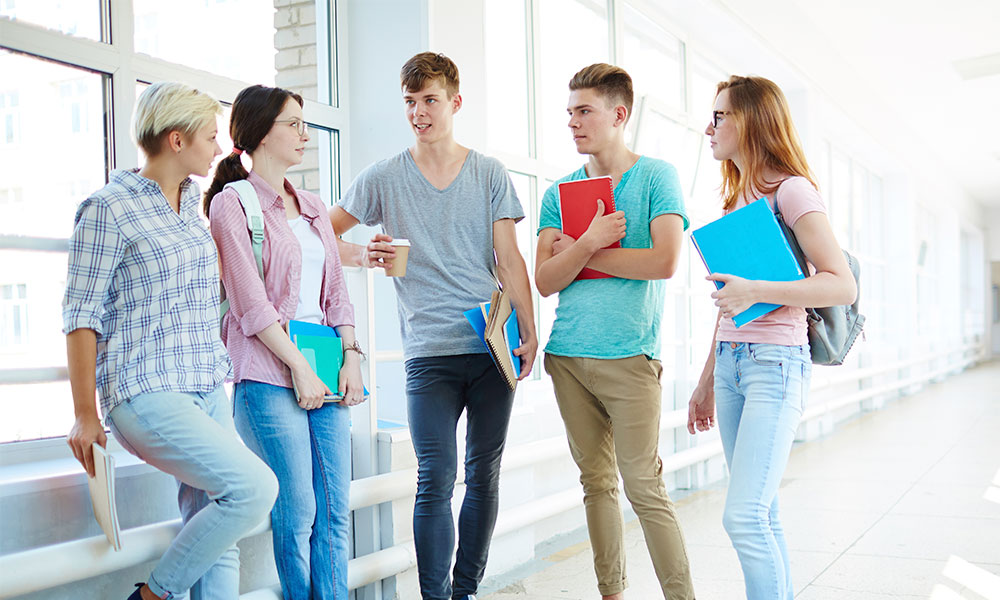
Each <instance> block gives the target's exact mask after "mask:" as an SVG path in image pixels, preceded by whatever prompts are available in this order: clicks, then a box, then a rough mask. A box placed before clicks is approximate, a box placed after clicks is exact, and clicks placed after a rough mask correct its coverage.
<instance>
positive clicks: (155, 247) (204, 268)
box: [63, 171, 231, 420]
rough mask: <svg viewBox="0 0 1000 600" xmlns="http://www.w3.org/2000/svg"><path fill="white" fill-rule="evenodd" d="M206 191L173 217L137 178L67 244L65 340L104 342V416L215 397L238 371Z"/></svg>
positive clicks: (103, 198) (191, 192)
mask: <svg viewBox="0 0 1000 600" xmlns="http://www.w3.org/2000/svg"><path fill="white" fill-rule="evenodd" d="M199 196H200V194H199V190H198V185H197V184H195V183H194V182H192V181H191V180H190V179H185V180H184V182H183V183H182V184H181V204H180V207H181V210H180V214H177V213H174V211H173V210H172V209H171V208H170V205H169V204H168V203H167V199H166V198H165V197H164V196H163V193H162V192H161V191H160V186H159V185H158V184H157V183H156V182H154V181H152V180H149V179H146V178H145V177H142V176H140V175H138V173H137V172H136V171H114V172H112V173H111V181H110V183H108V185H106V186H104V188H102V189H101V190H99V191H97V192H95V193H94V194H93V195H92V196H90V197H89V198H87V199H86V200H84V201H83V203H82V204H81V205H80V208H79V210H78V211H77V213H76V221H75V223H76V224H75V226H74V228H73V236H72V237H71V238H70V243H69V273H68V276H67V278H66V295H65V297H64V298H63V325H64V327H63V331H64V332H65V333H67V334H68V333H70V332H72V331H74V330H76V329H81V328H88V329H93V330H94V331H95V332H96V333H97V390H98V395H99V397H100V399H101V412H102V414H103V415H104V418H105V420H107V416H108V414H109V413H110V412H111V410H112V409H113V408H114V407H115V406H117V405H118V404H120V403H122V402H124V401H126V400H128V399H129V398H132V397H134V396H136V395H138V394H143V393H147V392H162V391H177V392H208V391H212V390H214V389H215V388H217V387H218V386H219V385H221V384H222V382H223V381H225V379H226V377H227V376H229V374H230V371H231V365H230V362H229V356H228V355H227V354H226V349H225V347H224V346H223V345H222V341H221V340H220V339H219V265H218V255H217V254H216V251H215V244H213V243H212V237H211V235H209V232H208V228H207V227H206V226H205V224H204V222H203V221H202V220H201V218H200V217H199V215H198V200H199Z"/></svg>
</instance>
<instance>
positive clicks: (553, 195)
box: [535, 183, 562, 235]
mask: <svg viewBox="0 0 1000 600" xmlns="http://www.w3.org/2000/svg"><path fill="white" fill-rule="evenodd" d="M550 227H554V228H556V229H562V218H561V217H560V216H559V184H557V183H553V184H552V185H550V186H549V189H547V190H545V194H543V195H542V208H541V209H540V210H539V214H538V231H537V232H535V233H536V235H537V234H539V233H541V232H542V230H543V229H548V228H550Z"/></svg>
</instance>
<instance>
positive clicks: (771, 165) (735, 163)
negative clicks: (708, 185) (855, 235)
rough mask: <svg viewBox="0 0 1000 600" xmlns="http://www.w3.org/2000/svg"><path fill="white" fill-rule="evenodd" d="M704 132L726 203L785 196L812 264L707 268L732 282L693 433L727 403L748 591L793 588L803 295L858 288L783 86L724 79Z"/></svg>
mask: <svg viewBox="0 0 1000 600" xmlns="http://www.w3.org/2000/svg"><path fill="white" fill-rule="evenodd" d="M705 134H706V135H708V136H709V138H710V140H711V147H712V155H713V156H714V157H715V159H716V160H719V161H722V178H723V183H722V196H723V211H724V212H726V213H729V212H732V211H734V210H736V209H738V208H740V207H742V206H746V205H747V204H748V203H750V202H753V201H755V200H757V199H759V198H763V197H766V198H767V199H768V202H769V203H772V206H773V202H776V203H777V205H778V208H779V209H780V211H781V214H782V215H783V217H784V219H785V222H786V223H787V224H788V225H789V226H790V227H791V228H792V231H793V232H794V234H795V237H796V238H797V240H798V242H799V244H800V245H801V247H802V250H803V252H804V253H805V255H806V258H807V260H808V261H809V263H810V264H811V266H812V270H814V273H813V275H812V276H811V277H807V278H806V279H803V280H799V281H790V282H770V281H749V280H746V279H742V278H740V277H735V276H733V275H729V274H725V273H712V274H711V275H709V277H708V279H710V280H712V281H719V282H722V283H724V284H725V286H724V287H723V288H721V289H719V290H717V291H716V292H714V293H713V294H712V298H714V299H715V304H716V306H718V307H719V319H718V325H717V327H716V329H715V331H714V339H713V344H712V350H711V352H710V353H709V356H708V360H707V361H706V363H705V368H704V370H703V371H702V374H701V378H700V380H699V382H698V385H697V387H696V388H695V390H694V393H693V394H692V396H691V401H690V403H689V406H688V431H690V432H691V434H694V433H695V431H696V430H697V431H707V430H709V429H710V428H711V427H712V426H713V425H714V424H715V418H716V413H717V414H718V423H719V434H720V437H721V438H722V447H723V450H724V452H725V455H726V462H727V463H728V465H729V490H728V494H727V496H726V506H725V511H724V514H723V525H724V526H725V528H726V532H727V533H728V534H729V537H730V540H731V541H732V543H733V546H734V547H735V548H736V553H737V555H738V556H739V559H740V564H741V565H742V567H743V577H744V581H745V584H746V593H747V598H748V599H749V600H774V599H776V598H778V599H782V600H791V599H792V597H793V592H794V589H793V587H792V577H791V573H790V571H789V562H788V547H787V545H786V543H785V536H784V530H783V528H782V525H781V521H780V519H779V516H778V486H779V484H780V483H781V478H782V474H783V473H784V471H785V466H786V465H787V463H788V456H789V453H790V451H791V447H792V442H793V441H794V438H795V431H796V429H797V428H798V424H799V419H800V418H801V416H802V406H803V403H804V401H805V397H806V393H807V391H808V389H809V379H810V375H811V372H812V363H811V361H810V356H809V340H808V335H807V327H806V313H805V310H804V309H803V307H807V306H813V307H816V306H835V305H841V304H851V303H852V302H853V301H854V298H855V296H856V295H857V288H856V285H855V282H854V277H853V276H852V275H851V271H850V270H849V269H848V265H847V261H846V259H845V258H844V255H843V253H842V252H841V250H840V247H839V246H838V244H837V240H836V238H835V237H834V234H833V230H832V229H831V227H830V222H829V220H828V219H827V216H826V209H825V207H824V204H823V199H822V198H821V197H820V194H819V191H818V190H817V187H816V183H815V180H814V178H813V176H812V173H811V172H810V170H809V165H808V164H807V163H806V158H805V155H804V153H803V151H802V147H801V145H800V144H799V140H798V135H797V133H796V131H795V126H794V125H793V124H792V118H791V114H790V112H789V109H788V102H787V101H786V99H785V95H784V94H783V93H782V91H781V89H780V88H778V86H777V85H775V84H774V83H773V82H771V81H769V80H767V79H764V78H762V77H740V76H736V75H734V76H732V77H730V78H729V80H728V81H724V82H722V83H719V84H718V88H717V95H716V97H715V108H714V110H713V111H712V120H711V122H710V123H709V125H708V127H707V128H706V129H705ZM758 302H767V303H772V304H778V305H780V306H781V308H779V309H777V310H775V311H773V312H771V313H769V314H767V315H765V316H763V317H760V318H758V319H756V320H754V321H751V322H750V323H747V324H745V325H743V326H742V327H740V328H739V329H737V328H736V326H735V324H734V323H733V319H732V317H733V316H734V315H737V314H739V313H741V312H743V311H744V310H746V309H747V308H749V307H750V306H752V305H753V304H756V303H758Z"/></svg>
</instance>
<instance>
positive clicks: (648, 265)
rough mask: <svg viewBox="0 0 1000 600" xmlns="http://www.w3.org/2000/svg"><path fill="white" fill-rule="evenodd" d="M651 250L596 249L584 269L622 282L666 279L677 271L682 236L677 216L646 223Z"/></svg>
mask: <svg viewBox="0 0 1000 600" xmlns="http://www.w3.org/2000/svg"><path fill="white" fill-rule="evenodd" d="M649 234H650V237H651V238H652V241H653V247H652V248H608V249H604V250H598V251H597V252H595V253H594V254H593V256H591V258H590V260H589V261H587V267H589V268H591V269H597V270H598V271H601V272H603V273H607V274H608V275H613V276H615V277H621V278H623V279H670V278H671V277H673V275H674V273H675V272H676V271H677V263H678V259H679V257H680V253H681V242H682V240H683V237H684V220H683V219H682V218H681V216H680V215H676V214H665V215H660V216H658V217H656V218H654V219H653V221H652V222H651V223H650V224H649Z"/></svg>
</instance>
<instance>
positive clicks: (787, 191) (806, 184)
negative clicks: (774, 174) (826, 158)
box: [774, 177, 826, 227]
mask: <svg viewBox="0 0 1000 600" xmlns="http://www.w3.org/2000/svg"><path fill="white" fill-rule="evenodd" d="M774 197H775V201H776V202H777V203H778V210H780V211H781V216H782V217H784V219H785V223H787V224H788V226H789V227H793V226H794V225H795V222H796V221H798V220H799V219H800V218H801V217H802V215H804V214H806V213H811V212H821V213H823V214H826V205H825V204H824V203H823V197H822V196H820V195H819V190H817V189H816V188H815V187H813V184H812V183H811V182H810V181H809V180H808V179H806V178H805V177H792V178H790V179H788V180H787V181H785V182H784V183H782V184H781V186H780V187H779V188H778V191H777V192H776V193H775V194H774Z"/></svg>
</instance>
